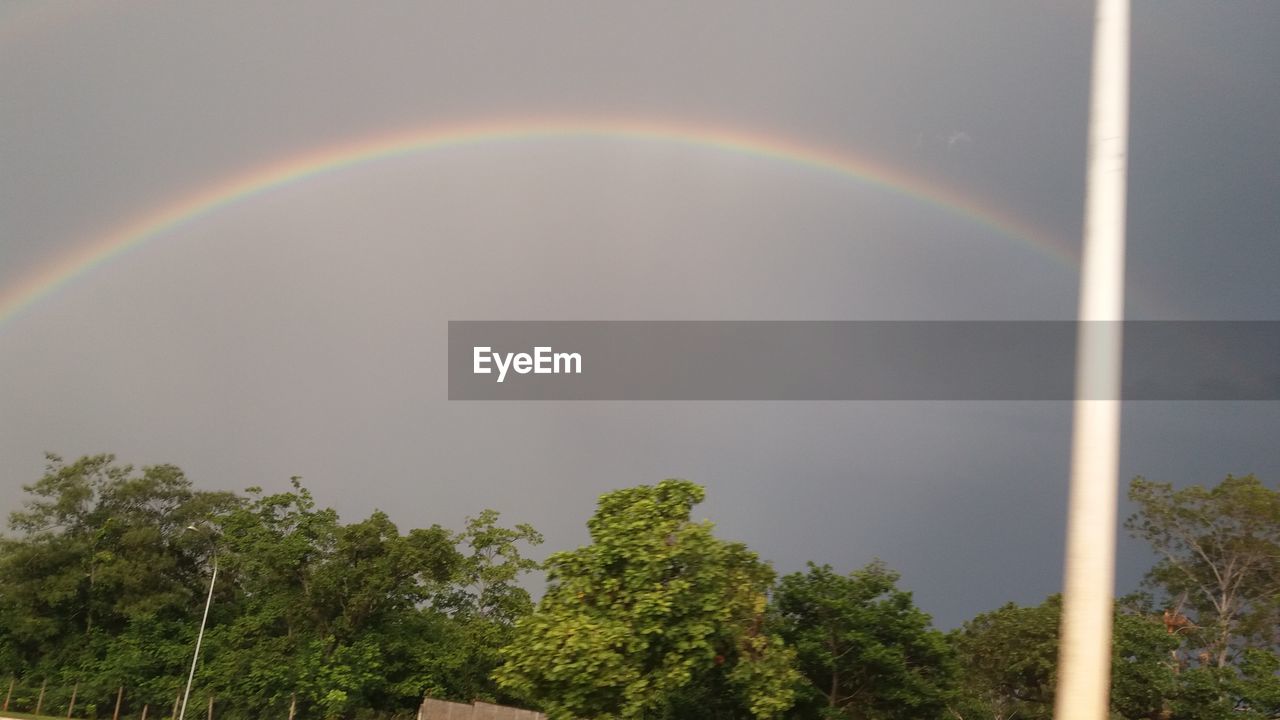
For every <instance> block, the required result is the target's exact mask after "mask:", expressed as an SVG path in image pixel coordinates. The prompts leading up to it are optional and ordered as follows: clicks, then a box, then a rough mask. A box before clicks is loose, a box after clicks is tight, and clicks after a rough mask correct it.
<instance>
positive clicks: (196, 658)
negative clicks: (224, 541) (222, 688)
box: [178, 525, 218, 720]
mask: <svg viewBox="0 0 1280 720" xmlns="http://www.w3.org/2000/svg"><path fill="white" fill-rule="evenodd" d="M187 530H189V531H191V532H199V529H198V528H197V527H196V526H195V525H188V526H187ZM217 579H218V546H217V545H214V546H213V573H212V574H210V576H209V595H208V597H206V598H205V601H204V615H203V616H201V618H200V632H199V634H197V635H196V650H195V653H194V654H193V655H192V657H191V672H189V673H187V689H186V690H184V691H183V693H182V710H181V711H180V712H179V713H178V720H186V717H187V700H188V698H190V697H191V681H192V680H194V679H195V677H196V664H197V663H198V662H200V643H201V642H202V641H203V640H204V626H205V623H207V622H208V621H209V606H210V605H212V604H213V583H214V582H215V581H217Z"/></svg>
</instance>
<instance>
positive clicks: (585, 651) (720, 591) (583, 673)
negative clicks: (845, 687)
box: [495, 480, 798, 720]
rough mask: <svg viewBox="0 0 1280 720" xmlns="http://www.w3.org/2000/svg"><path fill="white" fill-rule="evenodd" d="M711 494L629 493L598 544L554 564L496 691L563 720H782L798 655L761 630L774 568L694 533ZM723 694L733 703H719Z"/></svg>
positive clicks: (679, 486) (705, 532)
mask: <svg viewBox="0 0 1280 720" xmlns="http://www.w3.org/2000/svg"><path fill="white" fill-rule="evenodd" d="M702 499H703V490H702V488H701V487H699V486H697V485H695V484H693V483H690V482H687V481H684V480H664V481H663V482H661V483H659V484H657V485H656V486H640V487H635V488H630V489H627V490H618V491H615V492H611V493H608V494H606V495H604V496H602V497H601V498H600V502H599V506H598V508H597V510H596V513H595V515H594V516H593V517H592V518H591V520H590V521H589V522H588V523H587V525H588V528H589V530H590V534H591V541H592V542H591V544H590V545H588V546H586V547H582V548H579V549H577V550H574V551H570V552H561V553H556V554H554V555H552V556H551V557H550V558H549V559H548V561H547V563H546V567H547V573H548V588H547V592H546V594H545V595H544V597H543V599H542V601H541V603H540V604H539V606H538V608H537V610H536V611H535V612H534V613H533V614H532V615H530V616H528V617H526V618H524V619H522V620H520V621H518V622H517V623H516V630H515V637H514V639H513V641H512V643H511V644H510V645H508V646H507V647H506V648H504V649H503V650H502V657H503V659H504V660H505V664H504V665H503V666H502V667H500V668H499V669H498V670H497V672H496V673H495V677H496V679H497V681H498V684H499V685H500V686H501V687H503V688H505V689H506V690H508V691H510V692H512V693H513V694H515V695H517V696H520V697H522V698H524V699H525V700H527V701H529V702H531V703H534V704H536V705H539V706H541V707H542V708H543V709H545V710H546V711H547V713H548V714H549V715H550V716H551V717H553V718H557V719H562V718H582V717H590V718H597V719H599V720H607V719H609V718H641V717H643V718H664V717H682V716H683V717H704V718H715V717H745V716H748V715H750V716H754V717H756V718H771V717H778V716H780V715H781V714H782V713H783V712H784V711H786V710H787V708H789V707H790V706H791V704H792V701H793V699H794V685H795V683H796V681H797V679H798V675H797V674H796V672H795V670H794V669H793V668H792V661H793V654H792V653H791V652H790V651H789V650H788V649H787V648H786V647H784V646H783V645H782V643H781V641H780V640H779V639H778V638H776V637H771V636H769V635H768V634H766V633H765V632H764V630H763V621H764V612H765V606H766V602H767V599H766V593H767V591H768V588H769V585H770V582H771V581H772V579H773V571H772V569H771V568H770V567H769V566H768V565H766V564H765V563H763V562H761V561H760V560H759V559H758V558H757V557H756V555H755V554H754V553H752V552H750V551H749V550H747V548H746V546H744V545H742V544H741V543H734V542H726V541H724V540H719V539H717V538H716V537H715V536H714V535H713V534H712V525H711V523H709V522H692V521H691V520H690V513H691V511H692V508H693V506H694V505H696V504H697V503H699V502H701V501H702ZM713 689H714V690H715V691H721V692H722V695H721V696H722V697H725V696H727V697H730V698H733V699H735V700H736V702H735V703H724V702H716V703H707V702H706V701H707V700H708V698H709V697H710V696H711V694H712V691H713Z"/></svg>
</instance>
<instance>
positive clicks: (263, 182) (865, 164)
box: [0, 120, 1076, 324]
mask: <svg viewBox="0 0 1280 720" xmlns="http://www.w3.org/2000/svg"><path fill="white" fill-rule="evenodd" d="M575 138H600V139H607V140H626V141H649V142H664V143H674V144H678V145H686V146H690V147H693V148H699V149H707V150H714V151H720V152H727V153H733V154H737V155H746V156H751V157H758V158H763V159H768V160H775V161H782V162H786V163H791V164H796V165H801V166H805V167H808V168H811V169H814V170H817V171H821V172H828V173H834V174H837V175H841V176H845V177H848V178H851V179H854V180H856V181H858V182H860V183H863V184H865V185H869V186H873V187H877V188H881V189H884V190H887V191H889V192H892V193H896V194H900V195H905V196H909V197H913V198H916V199H919V200H922V201H924V202H927V203H929V204H932V205H936V206H940V207H942V208H945V209H947V210H949V211H951V212H953V213H956V214H958V215H960V216H963V217H965V218H968V219H969V220H971V221H973V222H976V223H979V224H981V225H984V226H987V227H989V228H991V229H993V230H995V231H996V232H997V233H999V234H1000V235H1004V236H1006V237H1008V238H1011V239H1014V240H1016V241H1018V242H1021V243H1023V244H1026V245H1028V246H1030V247H1032V248H1035V249H1037V250H1038V251H1040V252H1042V253H1044V254H1047V255H1049V256H1050V257H1053V258H1055V259H1057V260H1059V261H1061V262H1064V263H1065V264H1067V265H1068V266H1071V267H1074V266H1075V264H1076V261H1075V258H1074V257H1073V256H1072V255H1071V253H1070V252H1068V251H1067V250H1066V249H1065V248H1064V247H1063V246H1062V245H1060V244H1058V243H1055V242H1054V241H1053V240H1051V239H1050V237H1049V236H1048V235H1047V234H1046V233H1043V232H1040V231H1038V230H1036V229H1035V228H1032V227H1031V226H1029V225H1027V224H1026V223H1023V222H1021V221H1019V220H1018V219H1017V218H1015V217H1013V216H1011V215H1009V214H1007V213H1002V212H999V211H997V210H995V209H994V208H991V207H989V206H986V205H984V204H982V203H979V202H978V201H976V200H974V199H972V198H968V197H965V196H964V195H961V194H960V193H958V192H956V191H954V190H951V189H950V188H947V187H944V186H942V185H938V184H936V183H932V182H929V181H926V180H923V179H921V178H918V177H913V176H910V175H907V174H906V173H903V172H901V171H899V170H896V169H894V168H892V167H889V166H888V165H885V164H883V163H876V162H873V161H870V160H867V159H863V158H858V157H854V156H851V155H846V154H842V153H839V152H833V151H829V150H823V149H819V148H815V147H809V146H805V145H801V144H799V143H794V142H791V141H788V140H785V139H779V138H771V137H765V136H762V135H754V134H750V133H747V132H741V131H737V130H732V129H726V128H717V127H699V126H692V125H677V124H672V123H644V122H635V121H613V120H600V121H581V120H579V121H568V122H566V121H522V122H510V121H507V122H492V123H468V124H465V125H457V126H452V127H443V128H428V129H418V130H410V131H408V132H400V133H393V134H387V135H380V136H377V137H373V138H366V139H362V140H357V141H355V142H352V143H349V144H343V145H339V146H330V147H324V148H320V149H318V150H315V151H312V152H307V153H304V154H302V155H300V156H296V157H291V158H288V159H285V160H281V161H277V162H273V163H270V164H267V165H264V166H260V167H257V168H254V169H252V170H249V171H248V172H245V173H243V174H240V175H237V176H234V177H232V178H230V179H227V180H224V181H222V182H218V183H216V184H214V185H211V186H209V187H206V188H204V189H202V190H199V191H196V192H195V193H192V194H190V195H187V196H184V197H181V198H179V199H177V200H176V201H174V202H171V203H168V204H166V205H164V206H162V207H160V208H159V209H157V210H154V211H152V212H150V213H147V214H146V215H143V216H141V217H139V218H138V219H136V220H134V221H132V222H129V223H128V224H126V225H124V226H122V227H119V228H117V229H116V230H114V231H112V232H110V233H108V234H107V235H105V236H102V237H100V238H97V239H94V240H90V241H88V242H85V243H83V244H81V245H80V246H78V247H76V248H74V249H73V250H71V251H70V252H68V253H66V254H64V255H62V256H61V257H59V258H57V259H56V260H55V261H53V262H51V263H49V264H47V265H45V266H44V267H42V268H40V269H39V270H37V271H36V272H34V273H32V274H30V275H29V276H26V277H24V278H22V279H21V280H20V281H19V282H18V283H16V284H15V285H13V286H11V287H9V288H7V289H4V290H3V291H0V324H3V323H4V322H6V321H7V320H9V319H11V318H13V317H14V316H16V315H17V314H18V313H19V312H21V311H22V310H24V309H26V308H29V307H30V306H32V305H33V304H35V303H36V302H38V301H39V300H40V299H41V298H44V297H47V296H49V295H51V294H53V293H55V292H57V291H58V290H59V289H60V288H62V287H64V286H66V285H67V284H68V283H70V282H72V281H73V280H75V279H76V278H78V277H80V276H82V275H84V274H86V273H88V272H90V271H92V270H93V269H95V268H97V267H100V266H102V265H104V264H106V263H108V262H110V261H111V260H112V259H114V258H116V257H119V256H120V255H122V254H124V253H125V252H127V251H129V250H131V249H133V248H136V247H139V246H141V245H143V244H145V243H146V242H147V241H149V240H151V239H153V238H157V237H160V236H162V235H165V234H166V233H168V232H169V231H172V230H174V229H175V228H178V227H180V226H182V225H184V224H187V223H190V222H192V221H195V220H197V219H199V218H201V217H204V216H207V215H209V214H211V213H214V212H217V211H218V210H220V209H222V208H224V207H227V206H229V205H233V204H235V203H238V202H241V201H243V200H246V199H249V198H252V197H255V196H257V195H259V194H261V193H265V192H269V191H271V190H272V189H274V188H278V187H281V186H283V185H287V184H289V183H294V182H299V181H302V180H305V179H307V178H310V177H314V176H316V175H320V174H322V173H330V172H337V171H339V170H342V169H344V168H348V167H352V166H354V165H361V164H365V163H371V162H376V161H378V160H381V159H384V158H391V157H399V156H405V155H411V154H414V153H422V152H427V151H430V150H436V149H440V148H447V147H459V146H467V145H480V144H487V143H498V142H531V141H537V140H552V139H575Z"/></svg>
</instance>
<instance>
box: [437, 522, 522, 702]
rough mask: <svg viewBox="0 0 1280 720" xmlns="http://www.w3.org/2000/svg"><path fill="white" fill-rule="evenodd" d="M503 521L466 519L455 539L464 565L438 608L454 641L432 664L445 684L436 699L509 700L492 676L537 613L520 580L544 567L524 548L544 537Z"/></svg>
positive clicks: (459, 566) (444, 646)
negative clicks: (518, 627) (521, 625)
mask: <svg viewBox="0 0 1280 720" xmlns="http://www.w3.org/2000/svg"><path fill="white" fill-rule="evenodd" d="M499 517H500V515H499V513H498V511H496V510H485V511H483V512H481V513H480V514H479V515H478V516H476V517H472V518H467V522H466V527H465V529H464V530H463V531H462V532H460V533H458V534H457V535H455V536H454V542H455V543H456V545H457V547H458V550H459V553H460V561H459V562H458V564H457V569H456V571H455V573H454V575H453V577H452V578H451V580H450V582H449V583H448V585H447V586H446V587H445V589H444V591H443V592H442V593H441V594H440V595H439V596H438V597H437V598H436V599H435V601H434V603H433V605H434V607H435V608H436V609H438V610H440V611H441V612H443V613H445V614H446V615H447V616H448V620H449V622H448V623H444V624H442V625H441V630H442V631H444V632H446V633H448V635H449V637H448V639H447V640H446V641H443V642H442V647H441V648H440V649H439V650H440V652H439V653H437V655H436V657H434V658H432V659H431V660H430V662H431V664H432V665H433V667H435V668H437V677H439V678H440V679H441V681H442V683H443V687H442V688H441V689H440V690H439V691H438V692H437V697H449V698H455V699H459V700H464V701H469V700H472V699H482V700H488V701H491V702H499V701H504V700H509V699H510V698H509V696H507V695H506V694H505V693H503V692H501V691H500V690H499V689H498V688H497V686H496V685H495V683H494V682H493V679H492V675H493V671H494V670H495V669H496V668H497V667H498V666H499V665H500V664H501V663H502V659H501V657H500V656H499V654H498V650H499V648H501V647H502V646H504V645H506V644H508V643H509V642H511V640H512V637H513V631H514V627H515V623H516V621H517V620H519V619H520V618H523V617H525V616H527V615H528V614H529V613H531V612H533V599H532V597H531V596H530V595H529V591H528V590H526V589H525V588H524V587H522V586H521V585H520V579H521V578H522V577H523V576H524V575H526V574H528V573H530V572H532V571H534V570H536V569H538V567H539V563H538V562H537V561H535V560H532V559H530V558H527V557H525V556H524V555H523V553H522V551H521V548H522V547H523V548H526V549H527V548H531V547H536V546H538V545H540V544H542V534H541V533H539V532H538V531H537V530H535V529H534V528H533V526H531V525H528V524H525V523H521V524H518V525H516V526H515V527H511V528H507V527H502V526H501V525H499V524H498V520H499Z"/></svg>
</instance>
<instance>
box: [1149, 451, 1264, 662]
mask: <svg viewBox="0 0 1280 720" xmlns="http://www.w3.org/2000/svg"><path fill="white" fill-rule="evenodd" d="M1129 499H1130V500H1132V501H1133V502H1135V503H1137V505H1138V512H1136V513H1134V514H1133V515H1132V516H1131V517H1130V518H1129V519H1128V521H1127V522H1126V523H1125V527H1126V528H1128V530H1129V532H1130V533H1131V534H1133V535H1134V536H1135V537H1140V538H1142V539H1144V540H1146V541H1147V542H1148V543H1150V544H1151V546H1152V548H1153V549H1154V550H1155V551H1156V552H1157V554H1158V555H1159V556H1160V558H1161V559H1160V561H1159V562H1158V563H1157V564H1156V566H1155V567H1153V568H1152V569H1151V571H1150V573H1148V580H1149V582H1150V583H1151V584H1152V585H1153V586H1155V587H1156V588H1158V589H1159V590H1161V591H1162V592H1163V594H1164V595H1165V597H1166V599H1167V600H1168V603H1169V607H1170V609H1171V610H1172V611H1173V612H1189V614H1190V616H1191V619H1192V621H1193V623H1194V625H1193V626H1192V627H1191V628H1189V629H1191V630H1194V631H1193V632H1185V633H1181V634H1180V635H1179V637H1180V638H1181V639H1182V640H1184V653H1183V658H1184V661H1185V662H1188V663H1191V662H1196V663H1199V664H1201V665H1213V666H1215V667H1226V666H1228V665H1231V664H1233V663H1235V662H1236V661H1238V660H1239V659H1240V658H1241V657H1242V653H1243V652H1244V650H1245V649H1247V648H1263V649H1275V648H1276V647H1277V643H1280V633H1278V632H1277V630H1276V628H1277V626H1280V492H1277V491H1275V490H1272V489H1271V488H1268V487H1266V486H1265V485H1263V484H1262V483H1261V482H1259V481H1258V480H1257V478H1255V477H1253V476H1252V475H1247V476H1245V477H1233V476H1230V475H1228V476H1227V477H1226V479H1224V480H1223V481H1222V482H1221V483H1219V484H1218V485H1217V486H1215V487H1212V488H1204V487H1200V486H1195V485H1193V486H1190V487H1186V488H1183V489H1181V490H1174V489H1173V487H1172V485H1170V484H1168V483H1156V482H1151V481H1149V480H1145V479H1143V478H1140V477H1139V478H1134V480H1133V481H1132V482H1131V483H1130V484H1129Z"/></svg>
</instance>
